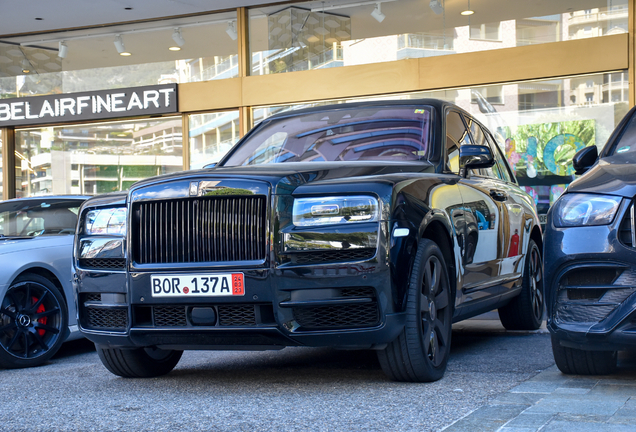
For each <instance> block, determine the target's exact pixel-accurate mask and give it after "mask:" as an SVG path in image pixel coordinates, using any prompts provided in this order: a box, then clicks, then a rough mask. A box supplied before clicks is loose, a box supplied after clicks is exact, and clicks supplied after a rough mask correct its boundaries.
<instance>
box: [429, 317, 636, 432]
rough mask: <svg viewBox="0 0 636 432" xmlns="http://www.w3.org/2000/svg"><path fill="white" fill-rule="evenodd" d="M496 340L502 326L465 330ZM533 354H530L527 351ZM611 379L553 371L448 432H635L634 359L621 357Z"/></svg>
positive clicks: (631, 355)
mask: <svg viewBox="0 0 636 432" xmlns="http://www.w3.org/2000/svg"><path fill="white" fill-rule="evenodd" d="M462 325H464V326H465V327H467V331H469V332H470V331H475V330H476V329H477V328H481V329H484V330H486V329H487V330H488V331H489V332H493V334H496V333H498V332H500V331H503V330H502V329H500V328H498V327H499V324H498V323H496V322H494V321H490V322H473V323H470V322H468V324H462ZM528 353H530V351H528ZM618 365H619V370H618V373H617V374H615V375H612V376H603V377H601V376H596V377H584V376H568V375H563V374H562V373H561V372H560V371H559V370H558V369H557V367H556V366H551V367H549V368H547V369H546V370H544V371H543V372H541V373H539V374H538V375H536V376H534V377H532V378H530V379H529V380H527V381H525V382H523V383H521V384H519V385H517V386H514V387H512V388H511V389H510V390H508V391H507V392H504V393H501V394H499V395H497V396H496V397H494V398H492V399H491V400H490V401H489V402H488V403H486V404H484V405H483V406H481V407H479V408H477V409H476V410H474V411H472V412H471V413H470V414H468V415H466V416H465V417H463V418H461V419H460V420H458V421H456V422H454V423H452V424H451V425H449V426H446V427H444V428H443V429H442V430H443V431H444V432H460V431H461V432H473V431H483V432H486V431H500V432H539V431H540V432H633V431H635V430H636V354H635V353H620V355H619V362H618Z"/></svg>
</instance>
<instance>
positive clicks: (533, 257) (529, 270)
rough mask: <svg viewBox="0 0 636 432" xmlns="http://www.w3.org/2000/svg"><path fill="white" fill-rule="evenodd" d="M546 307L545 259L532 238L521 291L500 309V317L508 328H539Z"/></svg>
mask: <svg viewBox="0 0 636 432" xmlns="http://www.w3.org/2000/svg"><path fill="white" fill-rule="evenodd" d="M544 308H545V298H544V292H543V261H542V259H541V252H540V251H539V247H538V246H537V244H536V243H535V242H534V240H530V242H529V243H528V252H527V254H526V262H525V268H524V272H523V281H522V287H521V292H520V293H519V295H518V296H517V297H515V298H513V299H512V300H511V301H510V303H508V304H507V305H505V306H503V307H500V308H499V309H498V312H499V319H500V320H501V323H502V324H503V326H504V327H505V328H506V329H507V330H537V329H538V328H539V327H541V323H542V322H543V310H544Z"/></svg>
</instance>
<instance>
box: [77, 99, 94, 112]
mask: <svg viewBox="0 0 636 432" xmlns="http://www.w3.org/2000/svg"><path fill="white" fill-rule="evenodd" d="M89 100H91V97H90V96H80V97H78V98H77V114H81V113H82V109H84V108H87V107H89V106H90V105H89V104H88V101H89Z"/></svg>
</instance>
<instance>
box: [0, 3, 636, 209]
mask: <svg viewBox="0 0 636 432" xmlns="http://www.w3.org/2000/svg"><path fill="white" fill-rule="evenodd" d="M635 4H636V0H563V1H559V2H546V1H542V0H527V1H524V2H510V1H508V0H480V1H477V0H473V2H472V4H471V2H470V1H468V2H466V1H459V0H382V1H368V2H360V1H356V2H353V1H347V0H332V1H328V2H327V1H309V2H283V3H276V4H264V5H260V6H256V7H250V8H237V9H232V10H223V11H210V12H209V13H206V14H197V15H189V16H171V17H165V18H163V19H152V20H145V21H142V22H135V23H113V24H112V25H107V26H99V27H94V28H91V27H86V28H84V27H79V28H76V29H73V30H60V31H55V32H47V33H37V32H33V33H22V34H19V35H2V36H0V132H1V134H0V137H1V138H0V145H1V147H2V161H1V164H0V167H1V169H2V183H1V185H0V186H1V188H2V197H3V198H4V199H8V198H13V197H25V196H34V195H50V194H67V193H73V194H75V193H77V194H89V195H91V194H98V193H104V192H111V191H117V190H124V189H126V188H128V187H129V186H130V185H131V184H132V183H134V182H135V181H137V180H139V179H142V178H146V177H149V176H153V175H157V174H162V173H169V172H175V171H180V170H187V169H195V168H201V167H203V166H204V165H206V164H208V163H212V162H215V161H217V160H219V159H220V158H221V157H222V156H223V154H225V152H227V151H228V150H229V149H230V148H231V147H232V145H233V144H234V143H236V141H237V140H238V139H239V138H240V137H241V136H242V135H243V134H245V132H246V131H248V130H249V129H250V128H251V127H252V126H253V125H254V124H256V123H258V122H259V121H261V120H263V119H264V118H267V117H268V116H270V115H272V114H274V113H277V112H281V111H285V110H291V109H296V108H300V107H306V106H311V105H316V104H325V103H347V102H349V101H359V100H365V99H415V98H421V97H435V98H442V99H446V100H450V101H452V102H455V103H456V104H458V105H459V106H461V107H463V108H464V109H466V110H467V111H469V112H471V113H472V114H474V115H475V116H476V117H477V118H479V119H480V120H481V121H482V122H483V123H484V124H485V125H487V126H488V127H489V128H490V129H491V130H492V131H493V132H495V133H496V135H497V136H498V137H499V144H500V145H501V147H502V149H503V150H505V153H506V156H507V158H508V160H509V162H510V163H511V165H512V166H513V167H514V170H515V172H516V175H517V178H518V180H519V183H520V184H521V185H522V186H524V187H525V188H526V190H527V191H528V192H529V193H530V194H532V195H533V197H534V198H535V201H536V203H537V205H538V208H539V212H540V213H545V212H546V211H547V208H548V207H549V205H550V204H551V203H552V202H553V201H554V200H555V199H556V198H557V197H558V196H559V194H560V193H561V192H562V191H563V189H564V188H565V187H566V186H567V184H568V183H569V182H571V181H572V180H573V179H574V173H573V169H572V166H571V162H570V161H571V158H572V156H573V154H574V152H576V151H577V150H578V149H580V148H582V147H584V146H588V145H597V146H599V147H602V146H603V145H604V143H605V141H606V140H607V138H608V137H609V134H610V133H611V131H612V129H613V128H614V127H615V126H616V124H618V122H619V121H620V119H621V118H622V116H623V115H624V114H625V113H626V112H627V110H628V109H629V108H630V107H631V106H632V105H633V104H634V98H635V94H636V93H635V88H634V75H635V74H636V70H635V69H636V68H635V67H634V54H635V52H634V48H633V46H634V44H633V42H634V33H635V32H634V23H633V21H634V13H633V11H634V5H635ZM469 12H473V13H472V14H470V13H469ZM630 47H632V48H630ZM162 86H163V87H162ZM145 88H148V89H150V90H147V91H151V92H152V91H167V90H166V89H168V88H174V94H175V97H176V102H177V103H176V105H175V106H174V107H172V108H171V109H168V110H165V111H163V112H159V113H157V112H154V113H149V112H145V111H144V109H145V108H148V106H147V105H150V107H151V108H152V100H151V101H150V103H149V104H148V103H146V101H142V100H139V101H137V100H135V99H134V96H133V97H132V99H130V95H131V94H132V93H135V91H136V90H135V89H145ZM106 93H108V94H107V95H105V94H106ZM139 94H141V93H139ZM162 94H167V93H162ZM100 95H101V96H100ZM104 95H105V96H104ZM122 95H124V96H122ZM47 98H54V99H47ZM82 98H84V99H82ZM98 98H101V99H98ZM106 98H109V99H108V103H107V99H106ZM118 98H119V99H118ZM122 98H124V99H125V102H121V101H124V99H122ZM126 98H127V99H126ZM45 100H48V101H49V106H48V107H47V106H45V105H46V103H47V102H43V103H44V105H42V106H41V107H40V105H38V103H40V102H42V101H45ZM99 100H101V101H102V102H103V103H102V105H101V107H102V108H103V109H101V110H99V109H96V108H95V107H97V108H99V107H100V105H99V103H96V104H95V103H93V102H92V101H97V102H99ZM30 101H31V102H32V103H30ZM56 101H57V102H56ZM119 102H121V104H119V105H117V103H119ZM82 103H85V104H86V107H89V106H90V104H91V103H93V105H92V106H93V112H91V113H89V114H90V115H86V116H84V117H82V118H81V119H80V116H79V115H78V114H79V112H80V111H81V109H82V107H84V105H82V106H80V104H82ZM124 105H127V108H131V107H132V109H124V108H126V107H125V106H124ZM36 106H37V107H39V108H37V109H36V108H34V107H36ZM27 107H28V110H27ZM137 108H139V109H137ZM85 110H86V111H87V112H88V111H89V108H85Z"/></svg>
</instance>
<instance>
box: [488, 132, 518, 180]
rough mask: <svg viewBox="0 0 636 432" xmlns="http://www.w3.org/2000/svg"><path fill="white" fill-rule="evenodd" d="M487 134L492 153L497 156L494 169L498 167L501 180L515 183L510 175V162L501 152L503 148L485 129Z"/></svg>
mask: <svg viewBox="0 0 636 432" xmlns="http://www.w3.org/2000/svg"><path fill="white" fill-rule="evenodd" d="M485 135H486V139H487V140H488V144H490V150H491V151H492V154H493V155H494V156H495V162H496V163H495V165H494V166H493V169H494V168H495V167H497V170H496V172H495V174H496V175H497V177H499V178H500V179H501V180H504V181H507V182H511V183H514V182H513V180H512V177H510V172H509V171H508V164H507V163H506V160H505V159H504V157H503V155H502V153H501V149H500V148H499V145H497V143H496V142H495V140H494V139H493V137H492V136H491V135H490V133H488V132H487V131H485Z"/></svg>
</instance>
